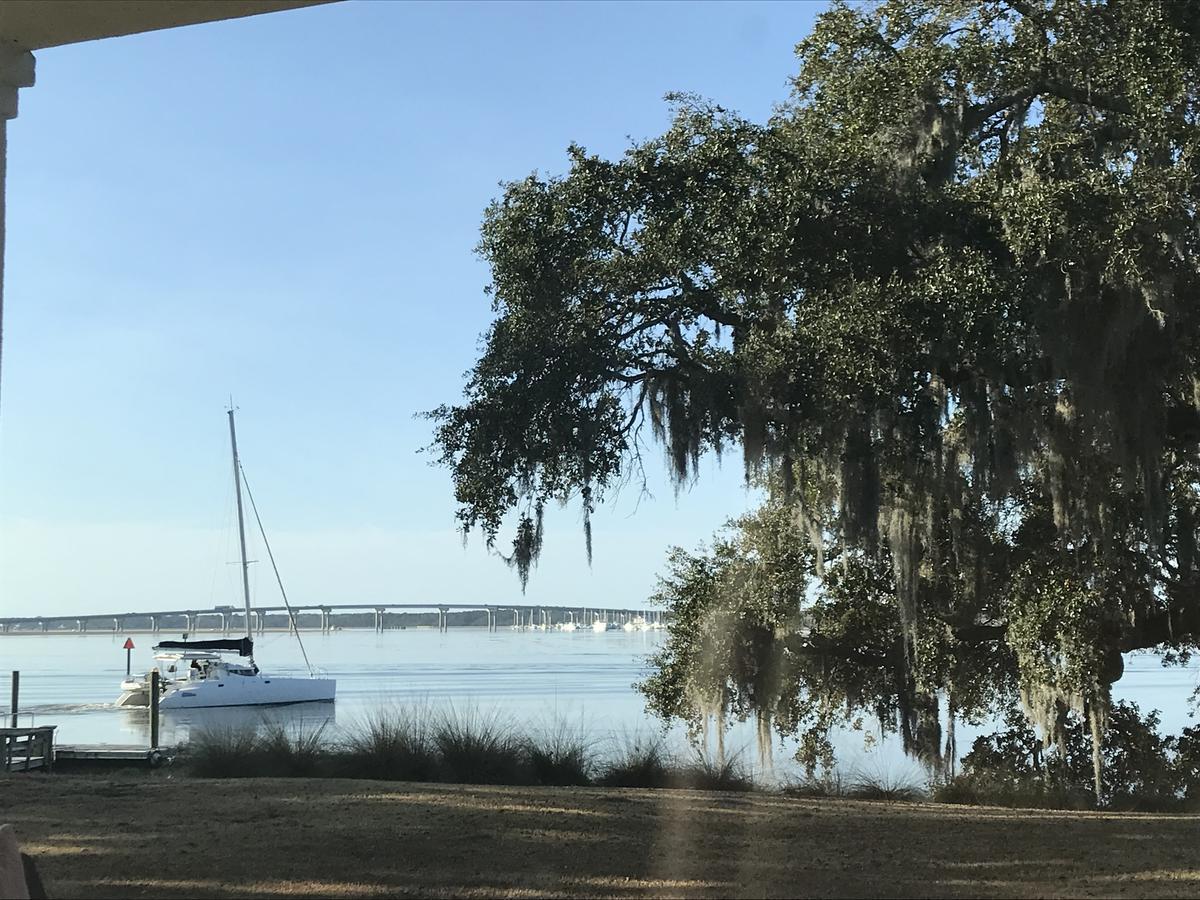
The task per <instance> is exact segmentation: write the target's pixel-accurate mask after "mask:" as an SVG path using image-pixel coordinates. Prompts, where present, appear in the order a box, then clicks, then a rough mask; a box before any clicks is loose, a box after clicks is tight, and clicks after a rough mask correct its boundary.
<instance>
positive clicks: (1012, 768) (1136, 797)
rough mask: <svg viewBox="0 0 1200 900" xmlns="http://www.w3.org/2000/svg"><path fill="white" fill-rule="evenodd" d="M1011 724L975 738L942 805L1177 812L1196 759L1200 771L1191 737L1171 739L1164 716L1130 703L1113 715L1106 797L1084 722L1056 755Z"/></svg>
mask: <svg viewBox="0 0 1200 900" xmlns="http://www.w3.org/2000/svg"><path fill="white" fill-rule="evenodd" d="M1005 725H1006V726H1007V727H1006V728H1005V729H1004V730H1003V731H997V732H994V733H993V734H989V735H983V736H981V737H978V738H976V739H975V743H974V744H973V745H972V746H971V752H970V753H968V754H967V755H966V756H965V757H964V758H963V771H962V774H961V775H959V776H958V777H957V778H955V779H953V780H951V781H950V782H949V783H947V784H943V785H940V786H939V787H938V788H937V789H936V790H935V793H934V796H935V798H936V799H938V800H942V801H944V802H950V803H964V802H965V803H993V804H996V805H1000V806H1027V807H1043V808H1060V809H1083V808H1088V807H1094V806H1097V805H1102V806H1107V807H1110V808H1118V809H1170V808H1173V807H1177V806H1178V805H1179V803H1180V799H1181V797H1182V796H1183V795H1184V794H1185V793H1186V792H1187V778H1188V775H1187V771H1188V766H1189V762H1188V760H1189V759H1193V760H1195V762H1194V763H1192V764H1191V765H1192V766H1193V770H1194V771H1198V772H1200V766H1198V764H1200V746H1196V749H1195V750H1192V749H1191V748H1192V746H1193V744H1196V745H1200V741H1197V740H1195V738H1189V737H1188V731H1185V732H1184V737H1182V738H1178V739H1177V738H1173V737H1163V736H1162V735H1161V734H1159V732H1158V725H1159V717H1158V712H1157V711H1152V712H1150V713H1148V714H1146V715H1145V716H1143V715H1142V713H1141V710H1140V709H1139V708H1138V706H1137V704H1136V703H1126V702H1124V701H1122V702H1120V703H1117V704H1114V705H1113V707H1112V708H1111V710H1110V711H1109V718H1108V728H1107V730H1106V732H1105V736H1104V744H1103V746H1102V747H1101V757H1102V760H1103V777H1102V779H1101V785H1102V793H1101V796H1100V797H1099V798H1097V797H1096V793H1095V787H1094V784H1093V780H1092V739H1091V733H1090V730H1089V729H1088V728H1087V727H1085V726H1084V724H1083V723H1082V722H1080V721H1079V719H1078V718H1077V717H1075V716H1074V715H1071V716H1068V718H1067V725H1066V729H1065V738H1064V741H1063V746H1062V747H1051V748H1050V749H1044V748H1043V746H1042V741H1041V740H1040V739H1039V738H1038V736H1037V735H1036V734H1035V733H1034V731H1033V729H1032V728H1031V727H1030V726H1029V724H1028V722H1026V721H1025V719H1024V717H1023V716H1021V715H1020V714H1019V713H1018V712H1016V711H1015V710H1014V711H1010V713H1009V715H1008V716H1007V717H1006V719H1005ZM1189 731H1191V729H1189ZM1196 737H1200V735H1198V736H1196ZM1189 741H1191V743H1189Z"/></svg>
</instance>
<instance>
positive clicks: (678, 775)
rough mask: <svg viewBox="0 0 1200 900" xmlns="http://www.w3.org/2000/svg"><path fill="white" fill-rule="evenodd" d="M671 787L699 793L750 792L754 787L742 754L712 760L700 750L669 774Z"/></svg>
mask: <svg viewBox="0 0 1200 900" xmlns="http://www.w3.org/2000/svg"><path fill="white" fill-rule="evenodd" d="M671 782H672V784H671V786H672V787H680V788H690V789H692V790H698V791H752V790H754V789H755V787H756V785H755V783H754V778H753V776H752V775H751V774H750V770H749V769H748V768H747V767H746V764H745V761H744V760H743V758H742V754H741V753H735V754H733V755H732V756H727V757H726V758H725V759H714V758H713V757H712V756H711V755H709V754H708V753H705V752H703V751H701V750H696V751H694V752H693V755H692V759H690V760H689V761H688V762H687V763H686V764H684V765H681V766H677V767H676V768H675V770H674V772H673V773H672V778H671Z"/></svg>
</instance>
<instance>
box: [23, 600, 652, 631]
mask: <svg viewBox="0 0 1200 900" xmlns="http://www.w3.org/2000/svg"><path fill="white" fill-rule="evenodd" d="M388 612H402V613H433V612H436V613H437V617H438V618H437V625H438V630H439V631H446V630H447V629H448V628H449V627H450V613H452V612H484V613H486V614H487V627H488V630H489V631H496V630H497V629H498V628H499V627H500V626H501V624H502V621H501V619H502V616H503V618H504V619H505V620H507V618H508V616H509V615H511V616H512V622H511V624H512V626H513V627H521V626H524V625H529V626H541V627H545V628H550V627H552V626H553V625H554V624H556V623H565V622H574V623H576V624H577V625H580V626H584V627H586V626H590V625H591V623H592V622H593V621H596V620H600V621H604V622H615V623H617V624H624V623H625V622H630V621H633V620H635V619H637V618H638V617H641V618H642V619H643V620H645V621H647V622H658V623H661V622H662V621H663V613H662V612H661V611H657V610H655V611H646V610H644V609H630V608H614V607H595V606H553V605H546V604H524V605H523V604H503V605H500V604H494V603H333V604H319V605H300V606H297V605H293V606H292V608H291V612H290V613H289V611H288V608H287V607H286V606H252V607H251V608H250V614H251V616H252V617H253V619H252V623H251V624H252V626H253V630H254V631H255V632H257V633H259V634H261V633H263V632H264V631H265V630H266V627H267V626H266V623H267V616H269V615H271V614H273V613H274V614H277V615H279V614H282V615H285V616H287V617H288V628H289V629H290V630H312V631H321V632H322V633H328V632H331V631H333V627H334V622H333V617H334V615H336V614H339V613H349V614H353V613H372V614H373V616H374V618H373V622H374V627H375V631H377V632H381V631H383V630H384V626H385V616H386V615H387V613H388ZM305 613H307V614H308V617H309V619H315V622H314V623H312V624H310V625H309V627H308V628H307V629H305V628H304V627H303V626H302V624H301V622H300V616H301V615H302V614H305ZM314 614H315V615H314ZM245 618H246V615H245V613H244V612H243V611H242V610H241V609H238V608H237V607H234V606H214V607H213V608H211V609H168V610H152V611H149V612H126V613H88V614H84V615H74V616H3V617H0V635H5V634H28V633H31V632H34V633H42V634H49V633H56V634H62V633H68V634H81V633H86V632H88V631H91V630H105V631H107V630H110V629H111V631H112V632H114V633H117V632H125V631H126V630H127V629H126V627H125V622H126V620H130V619H140V620H142V621H143V622H148V624H149V629H148V630H149V631H150V632H151V633H153V634H158V633H159V632H160V631H162V630H164V629H166V630H169V631H180V632H184V633H187V634H196V633H199V632H204V631H209V632H217V633H221V634H228V633H229V632H231V631H234V630H235V629H234V623H235V621H236V622H237V628H236V630H237V631H239V632H240V631H244V630H245V628H246V625H245ZM168 625H174V626H175V627H174V628H167V626H168ZM64 626H65V627H64ZM181 626H182V627H181ZM131 630H139V629H131ZM140 630H147V629H146V628H142V629H140Z"/></svg>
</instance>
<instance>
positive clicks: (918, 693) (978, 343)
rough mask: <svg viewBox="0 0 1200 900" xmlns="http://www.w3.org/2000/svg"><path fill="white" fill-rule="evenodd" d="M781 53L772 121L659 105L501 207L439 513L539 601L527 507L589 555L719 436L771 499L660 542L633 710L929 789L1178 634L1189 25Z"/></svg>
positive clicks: (845, 43)
mask: <svg viewBox="0 0 1200 900" xmlns="http://www.w3.org/2000/svg"><path fill="white" fill-rule="evenodd" d="M797 59H798V70H797V72H796V75H795V78H794V82H793V91H792V95H791V97H790V100H789V102H787V103H786V104H784V105H783V106H781V107H780V108H779V111H778V112H777V113H776V115H774V116H773V117H772V118H771V120H770V121H768V122H766V123H761V124H760V123H752V122H748V121H746V120H745V119H743V118H741V117H739V116H737V115H735V114H733V113H731V112H729V111H727V110H724V109H721V108H719V107H717V106H714V105H712V104H708V103H705V102H703V101H700V100H698V99H696V98H692V97H688V96H682V95H681V96H677V97H674V98H673V102H674V104H675V115H674V120H673V122H672V124H671V126H670V128H669V129H667V131H666V132H665V133H663V134H662V135H661V136H659V137H657V138H654V139H652V140H649V141H646V142H644V143H640V144H636V145H634V146H632V147H630V148H629V150H628V151H627V152H626V153H625V154H624V155H623V156H621V157H620V158H618V159H615V160H606V159H602V158H600V157H598V156H595V155H593V154H589V153H588V152H587V151H586V150H584V149H583V148H580V147H572V148H570V150H569V154H568V157H569V159H568V164H569V168H568V171H567V172H566V174H564V175H562V176H561V177H554V178H542V177H538V176H531V177H529V178H527V179H524V180H522V181H518V182H514V183H512V184H510V185H508V186H506V188H505V190H504V193H503V196H502V197H501V198H500V199H498V200H497V201H496V202H495V203H493V204H492V206H490V207H489V209H488V210H487V212H486V214H485V217H484V223H483V228H482V232H481V239H480V245H479V252H480V254H481V255H482V257H483V258H484V259H485V261H486V262H487V263H488V265H489V266H490V268H491V272H492V285H491V291H492V297H493V303H494V311H495V321H494V323H493V324H492V326H491V328H490V329H489V331H488V332H487V334H486V335H485V337H484V343H483V349H482V355H481V357H480V359H479V361H478V362H477V363H476V365H475V367H474V368H473V370H472V372H471V373H470V375H469V378H468V381H467V385H466V394H465V398H464V401H463V402H462V403H461V404H460V405H457V406H446V407H442V408H440V409H438V410H436V411H434V412H433V413H432V414H431V415H432V417H433V419H434V421H435V423H436V434H435V439H434V444H435V448H436V449H437V451H438V452H439V454H440V457H441V459H442V461H443V462H444V463H445V464H446V465H447V466H449V468H450V470H451V472H452V474H453V479H454V487H455V494H456V497H457V499H458V501H459V503H460V509H459V521H460V524H461V525H462V527H463V528H464V529H472V528H475V527H479V528H481V529H482V531H483V533H484V535H485V537H486V539H487V541H488V542H489V544H494V542H495V541H496V540H497V538H498V535H499V533H500V530H501V526H502V525H503V524H504V522H505V521H506V519H505V517H506V516H508V515H510V514H514V513H515V515H516V522H517V524H516V529H517V530H516V537H515V539H514V544H513V552H512V554H511V555H509V556H507V558H508V559H509V560H510V561H511V562H512V563H513V564H514V566H515V567H516V568H517V570H518V574H519V576H520V578H521V580H522V582H523V583H524V581H525V579H527V578H528V576H529V572H530V567H531V565H532V564H533V562H534V561H535V560H536V557H537V552H538V549H539V548H540V546H541V544H542V529H541V525H540V522H541V510H542V508H543V506H544V504H545V502H546V501H547V500H555V501H558V502H567V501H570V500H572V499H577V500H578V501H579V502H581V503H582V506H583V510H584V520H585V540H587V541H588V542H589V546H590V526H589V525H588V516H589V515H590V513H591V511H592V510H593V509H594V508H595V506H596V504H597V503H599V502H601V501H602V499H603V497H604V496H605V493H606V491H608V490H609V489H611V488H612V487H614V486H616V485H619V484H622V483H624V482H626V481H628V480H629V479H635V480H636V479H639V478H642V479H644V477H645V476H644V470H643V465H642V463H643V456H644V453H645V451H646V448H647V445H648V442H649V441H651V440H653V441H656V442H657V443H658V444H659V445H660V446H661V447H662V448H663V450H664V451H665V453H666V455H667V459H668V462H669V465H670V468H671V470H672V472H673V474H674V476H675V478H676V479H677V481H678V482H683V481H685V480H686V479H689V478H692V477H695V476H696V473H697V467H696V463H697V461H698V459H699V458H700V456H701V455H702V454H704V453H706V452H717V453H720V452H722V451H723V450H724V449H726V448H728V447H730V446H731V445H735V444H740V445H741V447H742V450H743V454H744V460H745V465H746V469H747V474H748V477H752V478H757V479H761V480H762V482H763V483H764V484H766V485H768V486H769V488H770V491H771V494H772V497H771V501H770V505H771V507H772V508H771V509H768V510H766V511H764V513H763V516H762V518H760V517H756V516H751V517H749V518H748V519H747V520H745V521H744V522H741V523H739V524H738V526H737V528H735V530H734V532H733V534H732V535H731V536H728V537H722V538H721V539H719V540H718V541H717V543H716V544H715V545H714V546H713V548H712V549H711V551H710V552H709V553H706V554H704V553H702V554H697V555H689V554H680V553H676V554H675V555H674V556H672V558H671V559H670V561H669V572H668V574H667V575H666V576H665V577H664V584H663V587H662V588H661V590H660V592H659V596H660V599H662V600H663V601H664V602H667V603H670V604H672V606H673V610H674V612H675V613H676V615H677V616H678V617H680V618H681V619H686V620H687V621H688V622H690V623H691V624H692V625H694V626H695V627H697V628H698V629H699V630H698V632H697V634H696V635H695V636H694V637H689V636H687V635H686V634H684V633H683V631H682V630H680V631H678V632H677V633H673V635H672V639H671V640H672V643H671V646H670V648H669V649H668V651H666V652H665V653H664V654H662V655H660V657H659V660H658V665H659V671H658V673H657V674H656V675H655V676H654V678H653V679H652V680H651V682H650V683H649V684H648V686H647V693H648V699H649V702H650V704H651V707H652V708H653V709H655V710H656V711H658V712H660V713H661V714H663V715H666V716H669V717H681V718H683V719H685V720H687V721H688V722H689V723H691V724H693V725H694V726H696V727H698V728H699V727H700V723H701V722H703V721H705V720H708V721H712V720H714V719H720V720H722V721H724V720H725V719H726V718H727V717H729V716H734V717H742V716H745V715H751V714H753V715H755V716H759V717H760V721H765V722H768V723H769V722H774V723H776V724H777V725H778V726H779V727H780V728H781V729H782V730H784V731H785V732H788V731H791V732H792V733H794V734H796V735H797V736H798V737H799V738H800V740H801V742H802V745H803V747H804V748H805V750H804V752H805V755H806V756H807V757H808V758H809V760H810V761H812V760H820V759H821V758H824V757H825V756H827V751H828V743H827V742H824V743H823V740H822V737H821V735H822V733H823V730H825V729H827V727H828V726H829V725H830V724H833V723H834V722H835V721H839V720H841V721H849V722H853V721H856V720H857V719H858V718H859V717H860V716H861V715H863V714H866V715H875V716H877V717H878V718H879V719H880V721H881V722H882V723H883V725H884V727H885V729H886V728H894V729H897V730H899V731H900V733H901V734H902V736H903V737H904V742H905V745H906V747H908V748H909V749H910V750H911V751H912V752H913V753H915V754H917V755H919V756H921V757H922V758H924V759H926V760H927V761H930V762H931V764H934V765H935V767H936V765H937V762H938V760H940V759H943V758H944V756H945V754H946V748H944V746H943V738H945V739H946V740H947V741H950V742H952V739H953V738H952V733H950V732H949V731H947V733H946V734H943V732H942V727H941V726H942V723H944V722H951V721H952V718H951V717H952V716H953V717H959V716H961V717H964V718H967V719H975V720H977V719H980V718H982V717H983V716H984V715H986V713H987V712H988V711H989V710H994V709H997V708H1002V707H1003V706H1004V705H1005V704H1007V703H1008V702H1009V701H1010V700H1011V699H1012V698H1014V697H1016V696H1020V697H1022V698H1023V700H1024V701H1025V704H1026V707H1027V711H1028V713H1029V714H1030V716H1031V717H1032V719H1033V720H1034V721H1036V722H1037V723H1038V724H1039V725H1042V726H1046V727H1048V728H1049V730H1050V731H1051V732H1054V733H1055V736H1056V737H1059V736H1060V735H1058V734H1057V728H1058V724H1057V723H1059V722H1060V721H1061V720H1062V719H1063V717H1064V716H1066V715H1067V714H1068V713H1069V712H1073V713H1074V714H1075V715H1080V716H1084V717H1086V719H1087V722H1088V727H1089V730H1090V731H1092V732H1093V734H1094V735H1095V736H1096V737H1097V738H1099V737H1100V736H1101V735H1102V733H1103V731H1104V728H1105V727H1106V715H1107V709H1108V706H1109V690H1108V688H1109V685H1110V684H1111V682H1112V680H1113V679H1114V678H1116V677H1119V675H1120V665H1119V660H1120V654H1121V653H1123V652H1128V651H1131V650H1135V649H1139V648H1160V649H1165V650H1169V651H1171V652H1181V653H1186V652H1187V651H1188V650H1190V649H1192V648H1194V647H1195V646H1196V643H1197V638H1198V636H1200V592H1198V591H1197V588H1198V586H1200V567H1198V565H1197V546H1196V528H1195V520H1196V513H1197V507H1198V506H1200V492H1198V490H1197V485H1198V481H1200V479H1198V475H1200V471H1198V468H1197V466H1198V456H1197V444H1198V441H1200V372H1198V366H1197V363H1198V354H1200V306H1197V305H1196V304H1195V303H1193V302H1191V298H1193V297H1195V296H1196V295H1197V291H1198V289H1200V265H1198V260H1200V232H1197V229H1196V227H1195V209H1196V206H1197V199H1198V197H1197V192H1198V190H1200V188H1198V185H1200V178H1197V175H1200V128H1198V127H1197V125H1198V124H1200V123H1198V122H1197V117H1198V116H1197V110H1200V6H1197V5H1196V4H1190V3H1175V2H1169V0H1144V2H1136V3H1135V2H1111V3H1107V4H1095V3H1065V2H1054V0H982V2H978V0H970V2H968V0H928V2H917V0H877V2H871V3H866V4H853V5H852V4H849V3H841V2H837V3H834V4H833V5H832V7H831V8H830V9H829V10H828V11H826V12H825V13H823V14H822V15H821V16H820V17H819V18H818V21H817V24H816V26H815V28H814V30H813V32H812V34H811V35H809V36H808V37H807V38H805V39H804V40H803V41H801V42H800V44H799V45H798V47H797ZM647 425H649V428H646V426H647ZM766 521H770V522H772V523H775V524H773V525H772V526H771V527H773V528H776V529H783V528H784V527H785V525H784V524H783V523H787V522H790V523H791V525H790V526H786V527H791V528H792V529H793V530H794V531H796V532H797V533H798V534H799V537H797V538H795V541H794V546H793V547H791V552H790V554H789V553H787V552H784V549H783V548H782V547H780V548H777V549H776V550H775V551H773V553H774V556H773V557H771V554H770V553H767V554H765V556H764V558H765V559H768V561H766V562H761V563H756V562H755V561H754V560H753V559H751V558H748V557H747V558H743V557H746V556H747V555H748V554H752V553H754V552H759V551H760V550H761V547H759V544H761V543H763V542H764V541H765V539H763V538H760V537H758V536H754V535H752V534H749V533H748V532H749V531H752V530H753V529H755V528H759V527H762V526H763V523H764V522H766ZM939 707H940V708H941V710H940V711H939ZM1100 762H1101V760H1100V758H1099V756H1096V757H1095V758H1094V759H1093V781H1096V780H1098V779H1099V777H1100V774H1099V763H1100Z"/></svg>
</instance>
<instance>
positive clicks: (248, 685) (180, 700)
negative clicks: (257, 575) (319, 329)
mask: <svg viewBox="0 0 1200 900" xmlns="http://www.w3.org/2000/svg"><path fill="white" fill-rule="evenodd" d="M229 442H230V445H231V447H232V449H233V485H234V495H235V496H236V497H237V514H238V539H239V542H240V545H241V553H242V594H243V597H244V599H245V603H246V636H245V637H244V638H237V639H234V640H228V639H227V640H207V641H189V640H186V635H185V640H182V641H160V642H159V643H158V644H156V645H155V647H154V649H155V651H157V653H156V656H155V659H157V660H159V662H160V664H161V665H160V669H161V670H162V674H163V675H165V676H166V677H163V678H161V679H160V681H159V684H160V691H161V694H160V697H159V703H158V705H159V708H160V709H200V708H203V707H216V706H278V705H282V704H290V703H312V702H314V701H332V700H333V699H334V694H335V692H336V688H337V682H336V681H335V680H334V679H332V678H318V677H316V676H315V674H314V673H313V670H312V667H311V666H310V667H309V677H308V678H296V677H291V676H280V675H268V674H266V673H264V672H263V671H262V670H261V669H259V667H258V664H257V663H255V661H254V634H253V621H254V620H253V618H252V615H251V610H250V563H249V561H248V560H247V559H246V524H245V517H244V513H243V508H242V467H241V463H240V462H239V460H238V452H237V430H236V429H235V427H234V422H233V410H232V409H230V410H229ZM251 501H253V496H252V497H251ZM255 515H256V517H257V511H256V513H255ZM260 527H261V523H260ZM265 537H266V536H265V534H264V540H265ZM267 552H268V553H270V547H268V548H267ZM272 564H274V559H273V558H272ZM282 586H283V585H282V584H280V588H282ZM284 602H285V603H286V602H287V597H286V596H285V597H284ZM289 611H290V610H289ZM296 637H297V639H299V634H298V633H297V635H296ZM303 646H304V645H303V644H301V649H302V650H303ZM307 661H308V657H307V654H306V655H305V662H307ZM121 691H122V693H121V697H120V699H118V700H117V705H118V706H149V705H150V676H149V675H145V676H143V677H141V678H134V679H126V680H125V681H124V682H122V684H121Z"/></svg>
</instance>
